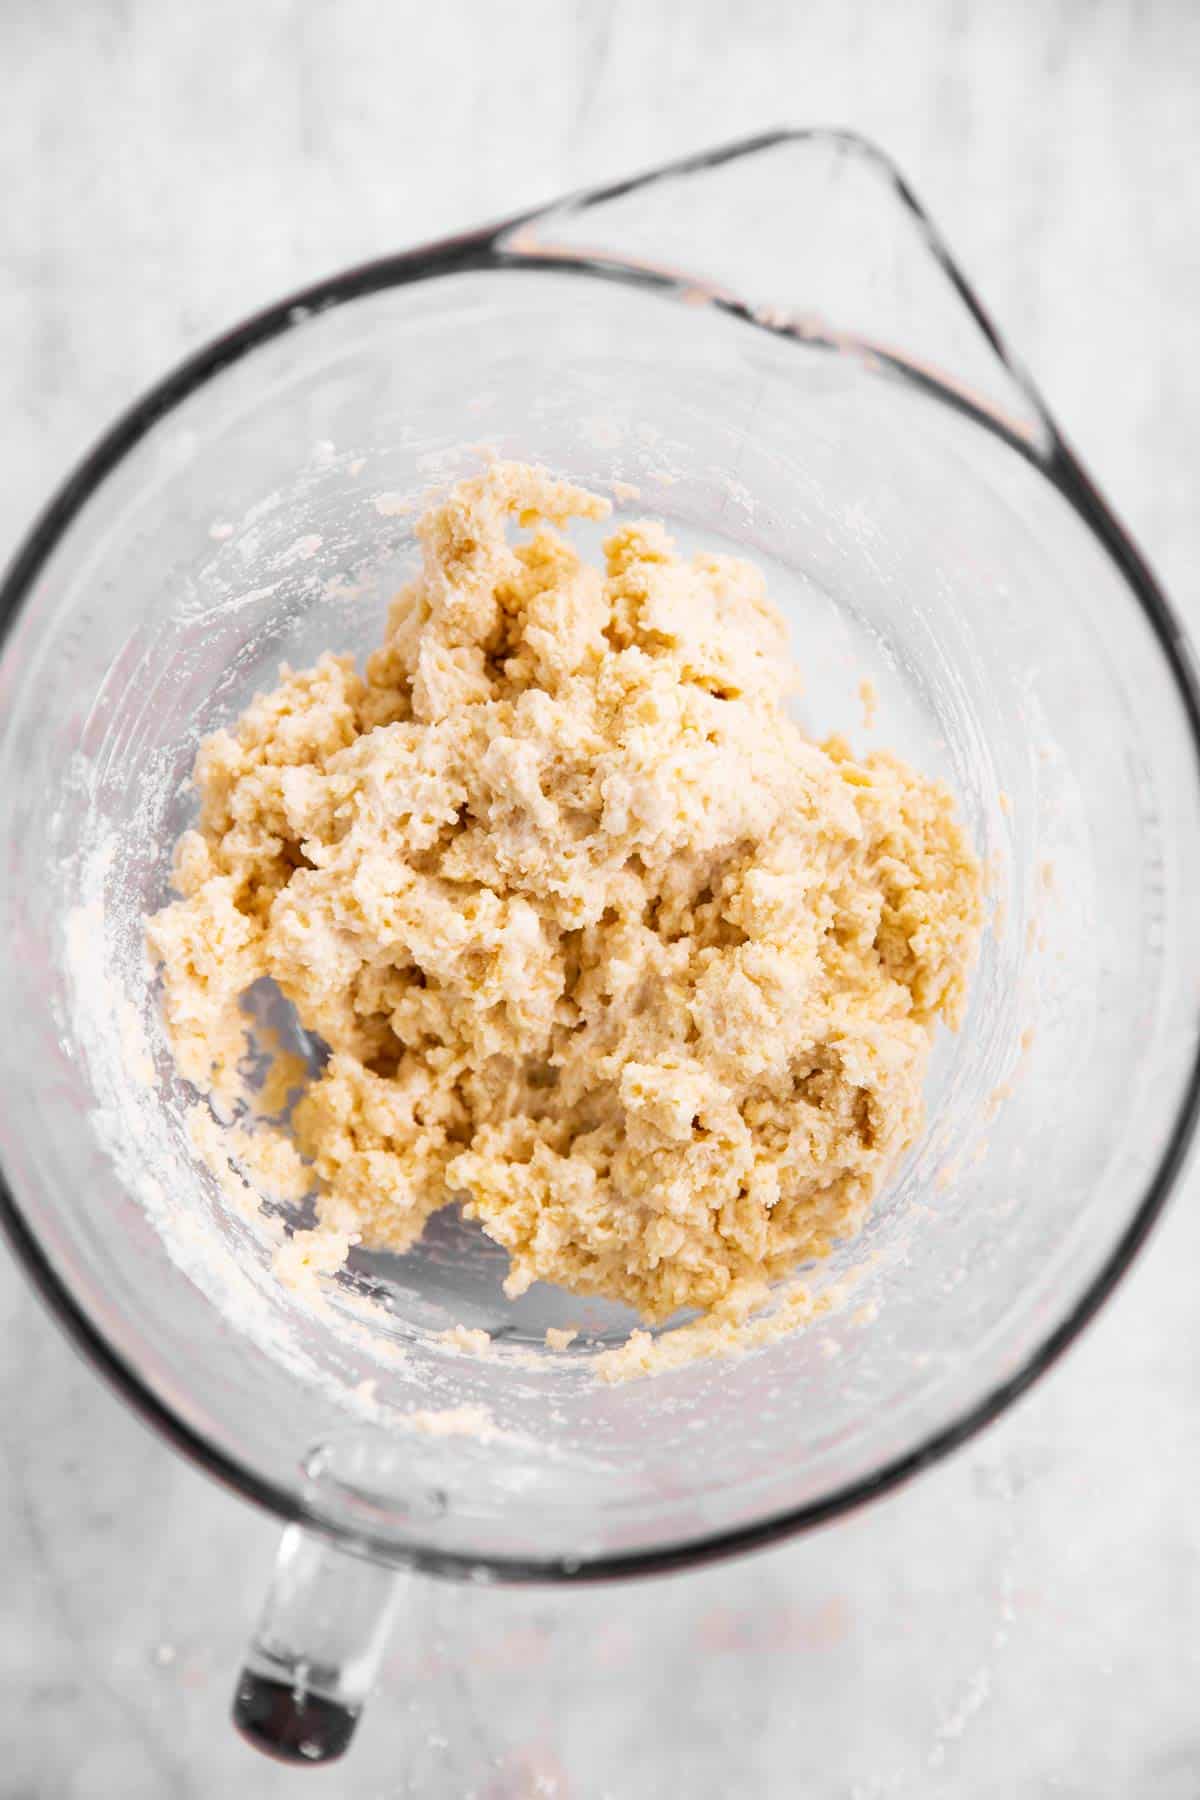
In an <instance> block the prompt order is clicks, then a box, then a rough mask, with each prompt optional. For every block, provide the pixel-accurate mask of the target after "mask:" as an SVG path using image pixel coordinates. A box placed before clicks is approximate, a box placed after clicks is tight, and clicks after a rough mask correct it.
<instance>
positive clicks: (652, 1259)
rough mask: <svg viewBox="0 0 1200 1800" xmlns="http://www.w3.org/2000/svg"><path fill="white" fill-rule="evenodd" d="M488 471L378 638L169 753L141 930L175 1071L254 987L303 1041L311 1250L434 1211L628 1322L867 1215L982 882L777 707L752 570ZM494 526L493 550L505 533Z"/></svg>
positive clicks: (741, 1285) (959, 842)
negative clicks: (160, 872) (169, 835)
mask: <svg viewBox="0 0 1200 1800" xmlns="http://www.w3.org/2000/svg"><path fill="white" fill-rule="evenodd" d="M607 511H608V506H607V503H606V502H604V501H602V500H600V499H598V498H596V497H595V496H593V495H591V494H588V493H585V492H583V491H582V490H580V489H579V488H576V487H572V486H569V485H567V484H566V483H564V482H561V481H557V480H555V479H553V478H552V477H551V476H550V475H548V474H547V473H546V472H545V471H544V470H539V469H533V468H528V467H525V466H522V465H519V464H513V463H496V464H493V465H492V466H491V467H490V468H488V469H487V470H486V471H485V472H484V473H482V474H480V475H478V476H476V477H474V478H472V479H470V480H466V481H463V482H461V483H460V484H459V485H458V486H457V487H455V488H454V489H453V490H452V491H451V492H450V493H449V494H448V495H447V496H446V497H445V498H444V499H442V500H441V501H440V502H439V503H438V504H436V505H435V506H433V507H432V508H431V510H429V511H428V512H427V513H426V514H425V516H424V518H423V519H422V520H421V522H420V525H419V527H418V533H419V537H420V542H421V546H422V550H423V566H422V568H421V570H420V573H419V574H417V575H416V577H415V578H414V579H413V580H412V581H410V582H409V583H408V585H407V586H406V587H404V588H403V589H402V590H401V592H400V593H399V595H398V596H397V598H396V600H395V601H394V603H393V605H392V607H391V612H390V616H389V619H388V624H387V632H386V636H385V638H384V642H383V644H382V647H381V648H380V649H378V650H377V651H376V652H375V653H374V654H373V655H372V656H371V657H370V658H369V659H368V661H367V664H366V668H365V672H364V673H363V674H361V675H360V674H359V673H357V672H356V669H355V667H354V664H353V661H352V659H351V658H349V657H346V656H333V655H327V656H323V657H322V658H321V659H320V660H319V661H318V662H317V663H316V665H315V666H314V667H313V668H310V669H303V670H300V671H292V670H290V669H287V668H285V669H284V670H283V671H282V672H281V677H280V683H279V686H278V687H277V688H276V689H275V690H274V691H273V692H272V693H269V694H265V695H260V696H259V697H258V698H257V699H256V700H255V701H254V703H253V704H252V705H251V706H250V707H249V708H248V709H247V711H246V712H245V714H244V715H243V717H242V718H241V719H240V720H239V721H238V723H237V725H236V726H235V727H234V729H233V730H232V731H218V732H217V733H216V734H215V735H214V736H212V737H210V738H208V739H207V740H206V741H205V742H204V744H203V745H202V747H201V749H200V752H199V755H198V757H197V761H196V769H195V779H196V785H197V788H198V790H199V794H200V801H201V812H200V819H199V824H198V828H197V829H196V830H193V831H189V832H187V833H186V834H185V835H184V836H183V838H182V839H181V840H180V842H179V845H178V846H177V850H176V858H175V878H176V883H177V887H178V890H179V892H180V895H181V896H182V897H181V898H180V899H179V900H178V901H177V902H176V903H175V904H173V905H171V906H168V907H166V908H165V909H164V910H163V911H162V912H160V913H158V914H157V915H156V916H155V917H154V918H153V919H151V920H150V922H149V926H148V935H149V941H150V944H151V947H152V950H153V951H154V953H155V954H156V956H157V957H158V959H159V960H160V961H161V963H162V969H163V976H164V983H165V991H164V1006H165V1015H166V1019H167V1023H168V1026H169V1029H170V1032H171V1035H172V1041H173V1043H174V1046H175V1053H176V1058H177V1062H178V1066H179V1068H180V1071H181V1073H182V1074H183V1075H184V1076H185V1077H187V1078H188V1079H190V1080H191V1081H192V1082H194V1083H195V1084H196V1085H197V1086H198V1087H199V1088H201V1089H202V1090H205V1091H211V1092H216V1093H218V1094H220V1093H229V1092H231V1091H233V1089H234V1087H235V1084H236V1081H237V1078H238V1065H239V1063H240V1062H241V1061H242V1059H243V1058H244V1056H245V1054H246V1052H247V1026H248V1020H247V1016H246V1014H245V1012H244V1011H242V1010H241V1008H240V1006H239V1001H240V998H241V996H242V995H243V994H244V993H245V991H246V989H247V988H249V987H250V986H251V984H252V983H254V982H256V981H258V980H259V979H260V978H261V977H263V976H270V977H271V978H272V979H273V980H274V981H275V982H276V983H278V985H279V987H280V988H281V989H282V991H283V993H284V994H285V995H286V996H287V998H288V999H289V1000H290V1001H291V1002H292V1003H293V1004H294V1006H295V1008H296V1011H297V1013H298V1015H299V1018H300V1020H301V1022H302V1023H303V1025H304V1026H305V1027H306V1028H307V1029H308V1030H309V1031H310V1032H313V1033H316V1034H317V1035H318V1036H319V1037H320V1038H321V1039H322V1040H323V1041H324V1043H325V1044H326V1045H327V1046H328V1049H329V1052H330V1055H329V1060H328V1062H327V1064H326V1066H325V1068H324V1070H323V1072H322V1073H321V1074H320V1075H319V1077H317V1078H315V1079H313V1080H312V1081H311V1083H310V1085H309V1086H308V1087H307V1090H306V1091H305V1092H304V1094H303V1096H302V1098H301V1100H300V1102H299V1104H298V1106H297V1107H296V1109H295V1112H294V1115H293V1128H294V1132H295V1137H296V1142H297V1144H298V1146H299V1149H300V1151H301V1152H302V1153H303V1155H304V1156H305V1157H306V1158H307V1159H309V1160H310V1161H311V1164H312V1168H313V1171H314V1173H315V1178H316V1183H317V1185H318V1187H319V1200H318V1214H319V1218H320V1220H321V1222H322V1226H323V1227H325V1228H327V1229H328V1230H329V1231H330V1232H331V1233H336V1234H342V1235H343V1236H351V1237H352V1236H355V1235H359V1236H361V1239H362V1241H363V1242H364V1243H366V1244H368V1245H370V1246H374V1247H380V1248H390V1249H395V1250H403V1249H405V1248H406V1247H407V1246H409V1245H411V1244H412V1243H413V1242H414V1240H415V1239H416V1238H418V1237H419V1236H420V1233H421V1231H422V1228H423V1226H424V1224H425V1221H426V1219H428V1217H429V1215H430V1214H431V1213H432V1212H434V1211H435V1210H436V1209H437V1208H438V1207H441V1206H444V1205H446V1204H447V1203H448V1202H450V1201H452V1200H458V1201H460V1202H461V1203H462V1204H463V1206H464V1208H465V1211H466V1212H467V1214H468V1216H470V1217H472V1218H474V1219H477V1220H478V1221H479V1222H480V1223H481V1224H482V1226H483V1228H484V1229H485V1230H486V1231H487V1232H488V1233H489V1234H490V1236H491V1237H493V1238H494V1239H495V1240H496V1241H497V1242H498V1243H499V1244H501V1245H503V1246H504V1248H505V1250H506V1251H507V1252H508V1255H509V1257H510V1259H511V1269H510V1273H509V1276H508V1280H507V1282H506V1287H507V1291H508V1292H509V1293H510V1294H512V1295H516V1294H519V1293H521V1292H522V1291H523V1290H524V1289H525V1288H526V1287H527V1286H528V1285H529V1284H530V1283H531V1282H532V1281H535V1280H544V1281H550V1282H555V1283H558V1284H559V1285H561V1286H563V1287H566V1288H569V1289H571V1290H572V1291H573V1292H575V1293H577V1294H581V1295H582V1294H600V1295H605V1296H608V1297H609V1298H611V1299H614V1300H621V1301H625V1302H627V1303H628V1304H630V1305H631V1306H633V1307H636V1308H637V1310H638V1312H639V1313H641V1314H642V1316H643V1317H644V1318H645V1319H646V1320H648V1321H656V1320H662V1319H665V1318H667V1317H668V1316H669V1315H671V1314H672V1313H674V1312H675V1311H676V1310H677V1309H678V1308H680V1307H699V1308H701V1309H714V1308H717V1309H719V1308H721V1307H722V1306H730V1305H733V1304H735V1302H736V1300H737V1297H738V1296H739V1295H742V1296H744V1295H745V1294H746V1293H747V1292H748V1291H755V1292H758V1291H761V1288H762V1284H763V1283H764V1282H765V1281H768V1280H770V1279H771V1278H773V1277H775V1276H778V1275H782V1274H784V1273H786V1272H788V1271H790V1270H791V1269H792V1268H794V1266H795V1265H796V1264H797V1263H798V1262H800V1261H802V1260H805V1259H807V1258H811V1257H816V1256H821V1255H823V1254H824V1253H825V1252H827V1251H828V1250H829V1249H830V1247H831V1245H832V1244H833V1242H834V1241H835V1239H838V1238H844V1237H846V1236H848V1235H850V1234H853V1233H854V1232H855V1231H857V1229H858V1228H859V1226H860V1225H861V1223H862V1221H863V1218H864V1216H865V1214H866V1212H867V1209H868V1208H869V1206H870V1204H871V1201H872V1199H873V1197H874V1196H875V1194H876V1193H877V1191H878V1189H879V1187H880V1184H881V1182H882V1181H883V1180H884V1179H885V1177H886V1175H887V1173H888V1171H889V1169H890V1168H891V1167H892V1166H893V1164H894V1163H895V1160H896V1158H897V1156H898V1155H899V1153H900V1152H901V1151H902V1150H903V1149H904V1148H905V1146H906V1145H908V1144H909V1143H910V1142H911V1141H912V1139H913V1137H914V1135H915V1134H916V1132H917V1131H918V1129H919V1126H920V1122H921V1111H922V1101H921V1094H922V1082H923V1078H924V1074H925V1069H926V1064H927V1061H928V1057H929V1051H930V1042H931V1030H932V1027H933V1026H934V1024H935V1022H936V1020H937V1019H938V1018H939V1017H941V1018H942V1019H943V1020H945V1021H946V1022H947V1023H948V1024H950V1025H952V1026H954V1025H957V1023H958V1021H959V1018H960V1015H961V1012H962V1008H963V1002H964V991H965V982H966V977H967V972H968V969H969V965H970V962H971V959H972V956H973V953H974V949H975V945H976V943H977V940H978V935H979V927H980V913H981V905H980V872H979V867H978V864H977V862H976V859H975V857H974V856H973V854H972V852H971V850H970V847H969V845H968V844H967V842H966V840H965V838H964V835H963V832H962V830H961V828H960V826H959V825H958V824H957V822H956V820H955V816H954V809H953V804H952V801H951V797H950V795H949V793H948V792H947V791H946V789H945V788H944V787H942V786H941V785H940V784H939V783H937V782H936V781H931V780H928V779H926V778H924V777H923V776H921V775H919V774H917V773H916V772H915V771H914V770H912V769H911V768H909V767H908V766H906V764H905V763H903V762H901V761H900V760H899V759H898V758H897V757H895V756H892V755H889V754H887V753H884V752H874V753H872V754H871V755H869V756H867V757H865V758H864V759H863V760H861V761H859V760H856V759H855V757H854V756H853V755H852V754H851V752H850V749H849V748H848V746H847V745H846V744H845V743H844V742H842V741H841V740H840V739H838V738H833V739H830V740H829V741H828V742H826V743H824V744H820V745H818V744H816V743H813V742H811V741H810V740H809V739H807V738H806V737H805V736H804V734H803V733H802V731H801V730H800V729H799V727H798V726H797V725H796V723H795V722H794V721H793V720H792V719H791V718H790V717H789V715H788V713H787V712H786V710H785V702H786V698H787V695H788V692H789V690H790V689H791V688H792V687H793V686H794V682H795V671H794V666H793V663H792V661H791V657H790V655H789V650H788V644H787V637H786V630H785V626H784V623H783V621H782V619H781V618H780V616H779V614H778V613H777V612H776V611H775V610H774V608H773V607H772V606H771V604H770V603H769V601H768V600H767V598H766V595H765V593H764V590H763V582H762V578H761V576H760V575H759V573H758V572H757V570H755V569H754V568H753V567H752V566H751V565H750V564H748V563H745V562H742V561H738V560H735V559H733V558H730V557H727V556H716V555H700V556H696V557H693V558H691V559H690V560H683V559H681V558H680V557H678V556H677V555H676V554H675V551H674V549H673V546H672V542H671V539H670V537H669V536H668V534H667V532H666V530H665V529H664V528H663V526H662V525H661V524H658V523H655V522H653V521H642V522H640V523H636V524H630V525H625V526H622V527H621V528H620V529H619V530H616V531H614V533H613V534H612V536H610V537H609V539H608V541H607V543H606V544H605V547H604V568H603V569H600V568H597V567H593V566H591V565H590V564H589V563H588V562H586V561H584V560H583V559H582V558H581V557H580V555H579V554H577V552H576V550H575V549H574V548H573V547H572V545H571V544H570V542H569V541H568V539H567V538H566V536H565V535H564V527H565V526H566V525H567V524H568V523H569V521H570V520H571V519H572V518H581V519H600V518H603V517H604V516H605V514H606V513H607ZM514 524H516V525H518V526H519V527H521V528H523V529H524V531H525V533H526V535H525V536H524V537H523V538H522V539H520V541H513V538H514V536H515V535H516V534H515V533H514V532H513V530H512V527H513V526H514Z"/></svg>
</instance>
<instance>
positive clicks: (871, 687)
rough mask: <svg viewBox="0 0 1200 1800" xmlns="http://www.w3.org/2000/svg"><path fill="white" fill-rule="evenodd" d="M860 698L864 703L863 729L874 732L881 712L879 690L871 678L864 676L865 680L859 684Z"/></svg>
mask: <svg viewBox="0 0 1200 1800" xmlns="http://www.w3.org/2000/svg"><path fill="white" fill-rule="evenodd" d="M858 697H859V699H860V700H861V701H862V713H863V729H864V730H865V731H873V730H874V728H875V719H876V717H877V715H878V712H879V689H878V688H877V687H876V686H875V683H874V682H873V681H872V680H871V678H870V676H864V678H863V680H862V681H860V682H859V684H858Z"/></svg>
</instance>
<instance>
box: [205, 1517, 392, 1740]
mask: <svg viewBox="0 0 1200 1800" xmlns="http://www.w3.org/2000/svg"><path fill="white" fill-rule="evenodd" d="M395 1601H396V1575H395V1571H394V1570H391V1569H385V1568H382V1567H381V1566H380V1565H379V1564H378V1563H373V1562H368V1561H367V1560H366V1559H365V1558H363V1557H359V1556H353V1555H350V1554H349V1553H347V1552H346V1551H345V1550H339V1549H335V1548H334V1546H333V1545H332V1544H330V1543H328V1542H326V1541H325V1540H324V1539H322V1538H318V1537H316V1536H314V1535H313V1534H312V1533H310V1532H307V1531H304V1530H302V1529H301V1528H300V1527H299V1526H298V1525H290V1526H289V1527H288V1529H287V1530H286V1531H285V1532H284V1534H283V1537H282V1539H281V1541H280V1545H279V1552H278V1555H277V1556H276V1559H275V1568H274V1571H273V1573H272V1577H271V1584H270V1587H269V1588H268V1589H267V1596H266V1599H265V1601H264V1602H263V1607H262V1611H261V1613H260V1615H259V1619H258V1624H257V1626H256V1627H255V1631H254V1634H253V1636H252V1638H251V1640H250V1646H249V1649H248V1650H247V1653H246V1660H245V1663H244V1665H243V1668H242V1672H241V1675H240V1676H239V1677H238V1683H237V1687H236V1690H235V1692H234V1698H233V1722H234V1724H235V1725H236V1726H237V1728H238V1730H239V1731H240V1732H241V1734H242V1736H243V1737H244V1738H245V1739H246V1740H247V1742H248V1743H250V1744H252V1745H253V1746H254V1748H255V1749H256V1750H261V1751H262V1752H263V1753H264V1754H265V1755H267V1756H272V1757H275V1758H277V1759H278V1760H279V1761H281V1762H289V1763H313V1764H316V1763H327V1762H333V1761H334V1760H335V1759H336V1758H337V1757H339V1756H341V1755H342V1754H343V1752H344V1751H345V1750H346V1748H347V1746H348V1745H349V1743H350V1740H351V1738H352V1737H353V1736H354V1732H355V1729H356V1727H357V1725H358V1721H359V1718H360V1717H361V1714H362V1709H363V1705H364V1703H365V1701H366V1698H367V1695H368V1693H369V1692H370V1689H371V1685H372V1683H373V1682H374V1680H375V1676H376V1674H377V1673H378V1670H379V1664H380V1661H381V1659H382V1656H383V1651H384V1646H385V1645H386V1643H387V1638H388V1632H389V1630H390V1628H391V1622H392V1614H393V1611H394V1607H395Z"/></svg>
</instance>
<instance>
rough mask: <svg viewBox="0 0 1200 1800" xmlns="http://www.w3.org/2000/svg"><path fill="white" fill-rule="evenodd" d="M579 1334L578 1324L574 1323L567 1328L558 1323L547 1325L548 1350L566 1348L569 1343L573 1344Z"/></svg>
mask: <svg viewBox="0 0 1200 1800" xmlns="http://www.w3.org/2000/svg"><path fill="white" fill-rule="evenodd" d="M578 1336H579V1327H578V1325H572V1326H570V1327H569V1328H568V1329H566V1330H564V1329H562V1328H561V1327H560V1326H558V1325H547V1327H546V1348H547V1350H565V1349H566V1348H567V1346H568V1344H573V1343H574V1342H575V1339H576V1338H577V1337H578Z"/></svg>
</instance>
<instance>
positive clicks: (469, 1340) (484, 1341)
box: [438, 1325, 492, 1356]
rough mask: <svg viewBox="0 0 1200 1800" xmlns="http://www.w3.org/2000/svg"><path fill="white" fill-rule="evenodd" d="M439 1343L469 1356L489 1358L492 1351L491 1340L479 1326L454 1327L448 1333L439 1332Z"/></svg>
mask: <svg viewBox="0 0 1200 1800" xmlns="http://www.w3.org/2000/svg"><path fill="white" fill-rule="evenodd" d="M438 1342H439V1343H440V1344H449V1345H450V1346H451V1347H452V1348H453V1349H455V1350H461V1351H463V1353H464V1354H465V1355H467V1356H489V1355H490V1354H491V1350H492V1340H491V1338H490V1337H489V1335H488V1333H487V1332H486V1331H484V1330H483V1329H482V1327H481V1326H478V1325H452V1326H451V1327H450V1329H449V1330H448V1331H439V1332H438Z"/></svg>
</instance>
